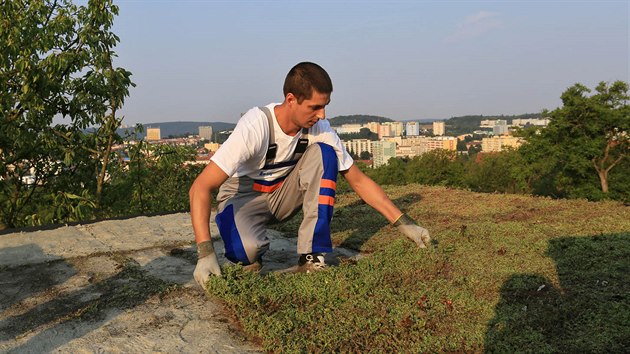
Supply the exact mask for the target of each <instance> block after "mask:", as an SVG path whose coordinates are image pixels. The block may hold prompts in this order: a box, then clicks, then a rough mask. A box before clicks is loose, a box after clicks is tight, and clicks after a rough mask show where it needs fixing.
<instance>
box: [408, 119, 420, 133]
mask: <svg viewBox="0 0 630 354" xmlns="http://www.w3.org/2000/svg"><path fill="white" fill-rule="evenodd" d="M405 133H406V135H407V136H417V135H420V124H419V123H418V122H407V124H405Z"/></svg>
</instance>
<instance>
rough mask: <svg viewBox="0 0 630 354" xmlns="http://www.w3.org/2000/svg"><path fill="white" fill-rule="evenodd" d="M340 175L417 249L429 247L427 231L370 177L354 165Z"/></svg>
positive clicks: (429, 238)
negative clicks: (397, 205) (404, 212)
mask: <svg viewBox="0 0 630 354" xmlns="http://www.w3.org/2000/svg"><path fill="white" fill-rule="evenodd" d="M341 175H342V176H343V177H344V178H345V179H346V180H347V181H348V183H349V184H350V187H352V189H353V190H354V191H355V192H356V193H357V194H358V195H359V197H361V199H363V201H365V202H366V203H367V204H368V205H369V206H371V207H372V208H374V209H376V211H378V212H379V213H381V214H383V216H384V217H385V218H386V219H387V220H388V221H389V222H390V223H391V224H393V225H394V226H395V227H396V228H397V229H398V230H399V231H400V232H402V233H403V234H405V236H407V237H408V238H409V239H411V240H412V241H413V242H415V243H416V245H418V247H420V248H425V247H427V246H428V245H430V243H431V236H430V235H429V231H428V230H427V229H425V228H423V227H420V226H418V224H416V222H415V221H414V220H413V219H411V218H410V217H409V215H407V214H403V213H402V212H401V211H400V209H398V208H397V207H396V206H395V205H394V203H392V201H391V200H390V199H389V198H388V197H387V195H386V194H385V192H384V191H383V189H382V188H381V187H380V186H379V185H378V184H376V182H374V181H373V180H372V179H371V178H370V177H368V176H366V175H365V174H364V173H363V172H361V170H359V168H358V167H357V166H356V165H352V167H350V168H349V169H348V170H347V171H342V172H341Z"/></svg>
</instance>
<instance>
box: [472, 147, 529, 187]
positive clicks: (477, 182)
mask: <svg viewBox="0 0 630 354" xmlns="http://www.w3.org/2000/svg"><path fill="white" fill-rule="evenodd" d="M480 157H481V158H480V161H479V162H474V163H469V164H468V171H467V173H466V176H465V177H464V178H465V180H466V181H465V185H466V186H468V188H470V189H471V190H474V191H477V192H488V193H494V192H501V193H525V194H527V193H530V192H531V191H530V190H529V188H528V185H527V180H526V178H527V171H526V170H525V166H524V161H523V158H522V156H521V155H520V153H519V152H518V151H517V150H513V149H509V150H506V151H503V152H501V153H494V154H483V155H482V156H480Z"/></svg>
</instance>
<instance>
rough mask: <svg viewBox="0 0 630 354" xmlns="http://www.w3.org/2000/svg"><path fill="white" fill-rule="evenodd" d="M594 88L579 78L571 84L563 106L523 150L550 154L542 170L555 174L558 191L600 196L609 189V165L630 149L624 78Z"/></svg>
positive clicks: (629, 111) (535, 155) (620, 160)
mask: <svg viewBox="0 0 630 354" xmlns="http://www.w3.org/2000/svg"><path fill="white" fill-rule="evenodd" d="M590 92H591V90H589V89H588V88H586V87H585V86H583V85H581V84H576V85H574V86H572V87H570V88H568V89H567V90H566V91H565V92H564V93H563V94H562V96H561V99H562V102H563V107H560V108H557V109H556V110H554V111H552V112H550V113H549V117H550V123H549V125H548V126H547V127H546V128H545V129H541V130H538V131H536V132H535V133H533V134H529V136H528V137H527V141H528V145H529V146H524V147H523V149H522V151H523V153H524V154H525V156H526V158H528V159H529V161H532V160H535V159H543V160H546V161H545V162H544V167H545V171H544V172H543V175H545V176H546V177H547V178H548V177H552V180H553V181H554V184H555V185H554V188H555V189H556V190H557V191H559V193H561V194H564V195H567V196H569V197H587V198H591V199H599V198H600V197H603V196H607V195H608V193H609V191H610V189H611V186H610V181H611V179H610V174H611V171H613V169H614V168H618V166H621V165H622V164H623V161H624V159H625V160H627V157H628V152H629V151H630V147H629V140H630V137H629V135H628V134H629V132H630V108H629V106H628V99H629V98H630V97H629V96H628V84H627V83H625V82H623V81H616V82H614V83H612V84H607V83H605V82H601V83H600V84H598V85H597V87H596V88H595V94H593V95H591V96H588V93H590ZM550 162H551V163H550ZM615 180H620V179H615ZM629 188H630V186H629V185H620V186H614V189H615V190H626V191H627V190H628V189H629Z"/></svg>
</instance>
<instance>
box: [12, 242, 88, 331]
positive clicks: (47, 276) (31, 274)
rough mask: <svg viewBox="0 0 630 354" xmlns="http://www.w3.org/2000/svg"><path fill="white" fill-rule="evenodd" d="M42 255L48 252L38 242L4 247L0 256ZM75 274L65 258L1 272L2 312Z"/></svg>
mask: <svg viewBox="0 0 630 354" xmlns="http://www.w3.org/2000/svg"><path fill="white" fill-rule="evenodd" d="M41 256H44V253H43V252H42V249H41V248H39V246H37V245H35V244H28V245H23V246H19V247H7V248H3V249H0V259H3V258H8V259H11V257H35V258H42V257H41ZM75 274H77V271H76V269H74V267H73V266H72V265H70V264H68V263H66V262H64V261H52V262H49V263H43V264H37V265H30V266H21V267H16V268H6V269H2V271H1V272H0V313H1V312H4V311H6V310H7V309H9V308H10V307H12V306H13V305H15V304H17V305H18V306H19V303H20V302H21V301H22V300H24V299H28V298H30V297H32V296H33V295H35V294H38V293H41V292H45V291H47V290H48V289H50V288H51V287H53V286H55V285H58V284H62V283H63V282H65V281H66V280H68V279H69V278H71V277H72V276H74V275H75ZM0 329H2V326H0ZM2 339H5V334H4V331H1V332H0V340H2Z"/></svg>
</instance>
